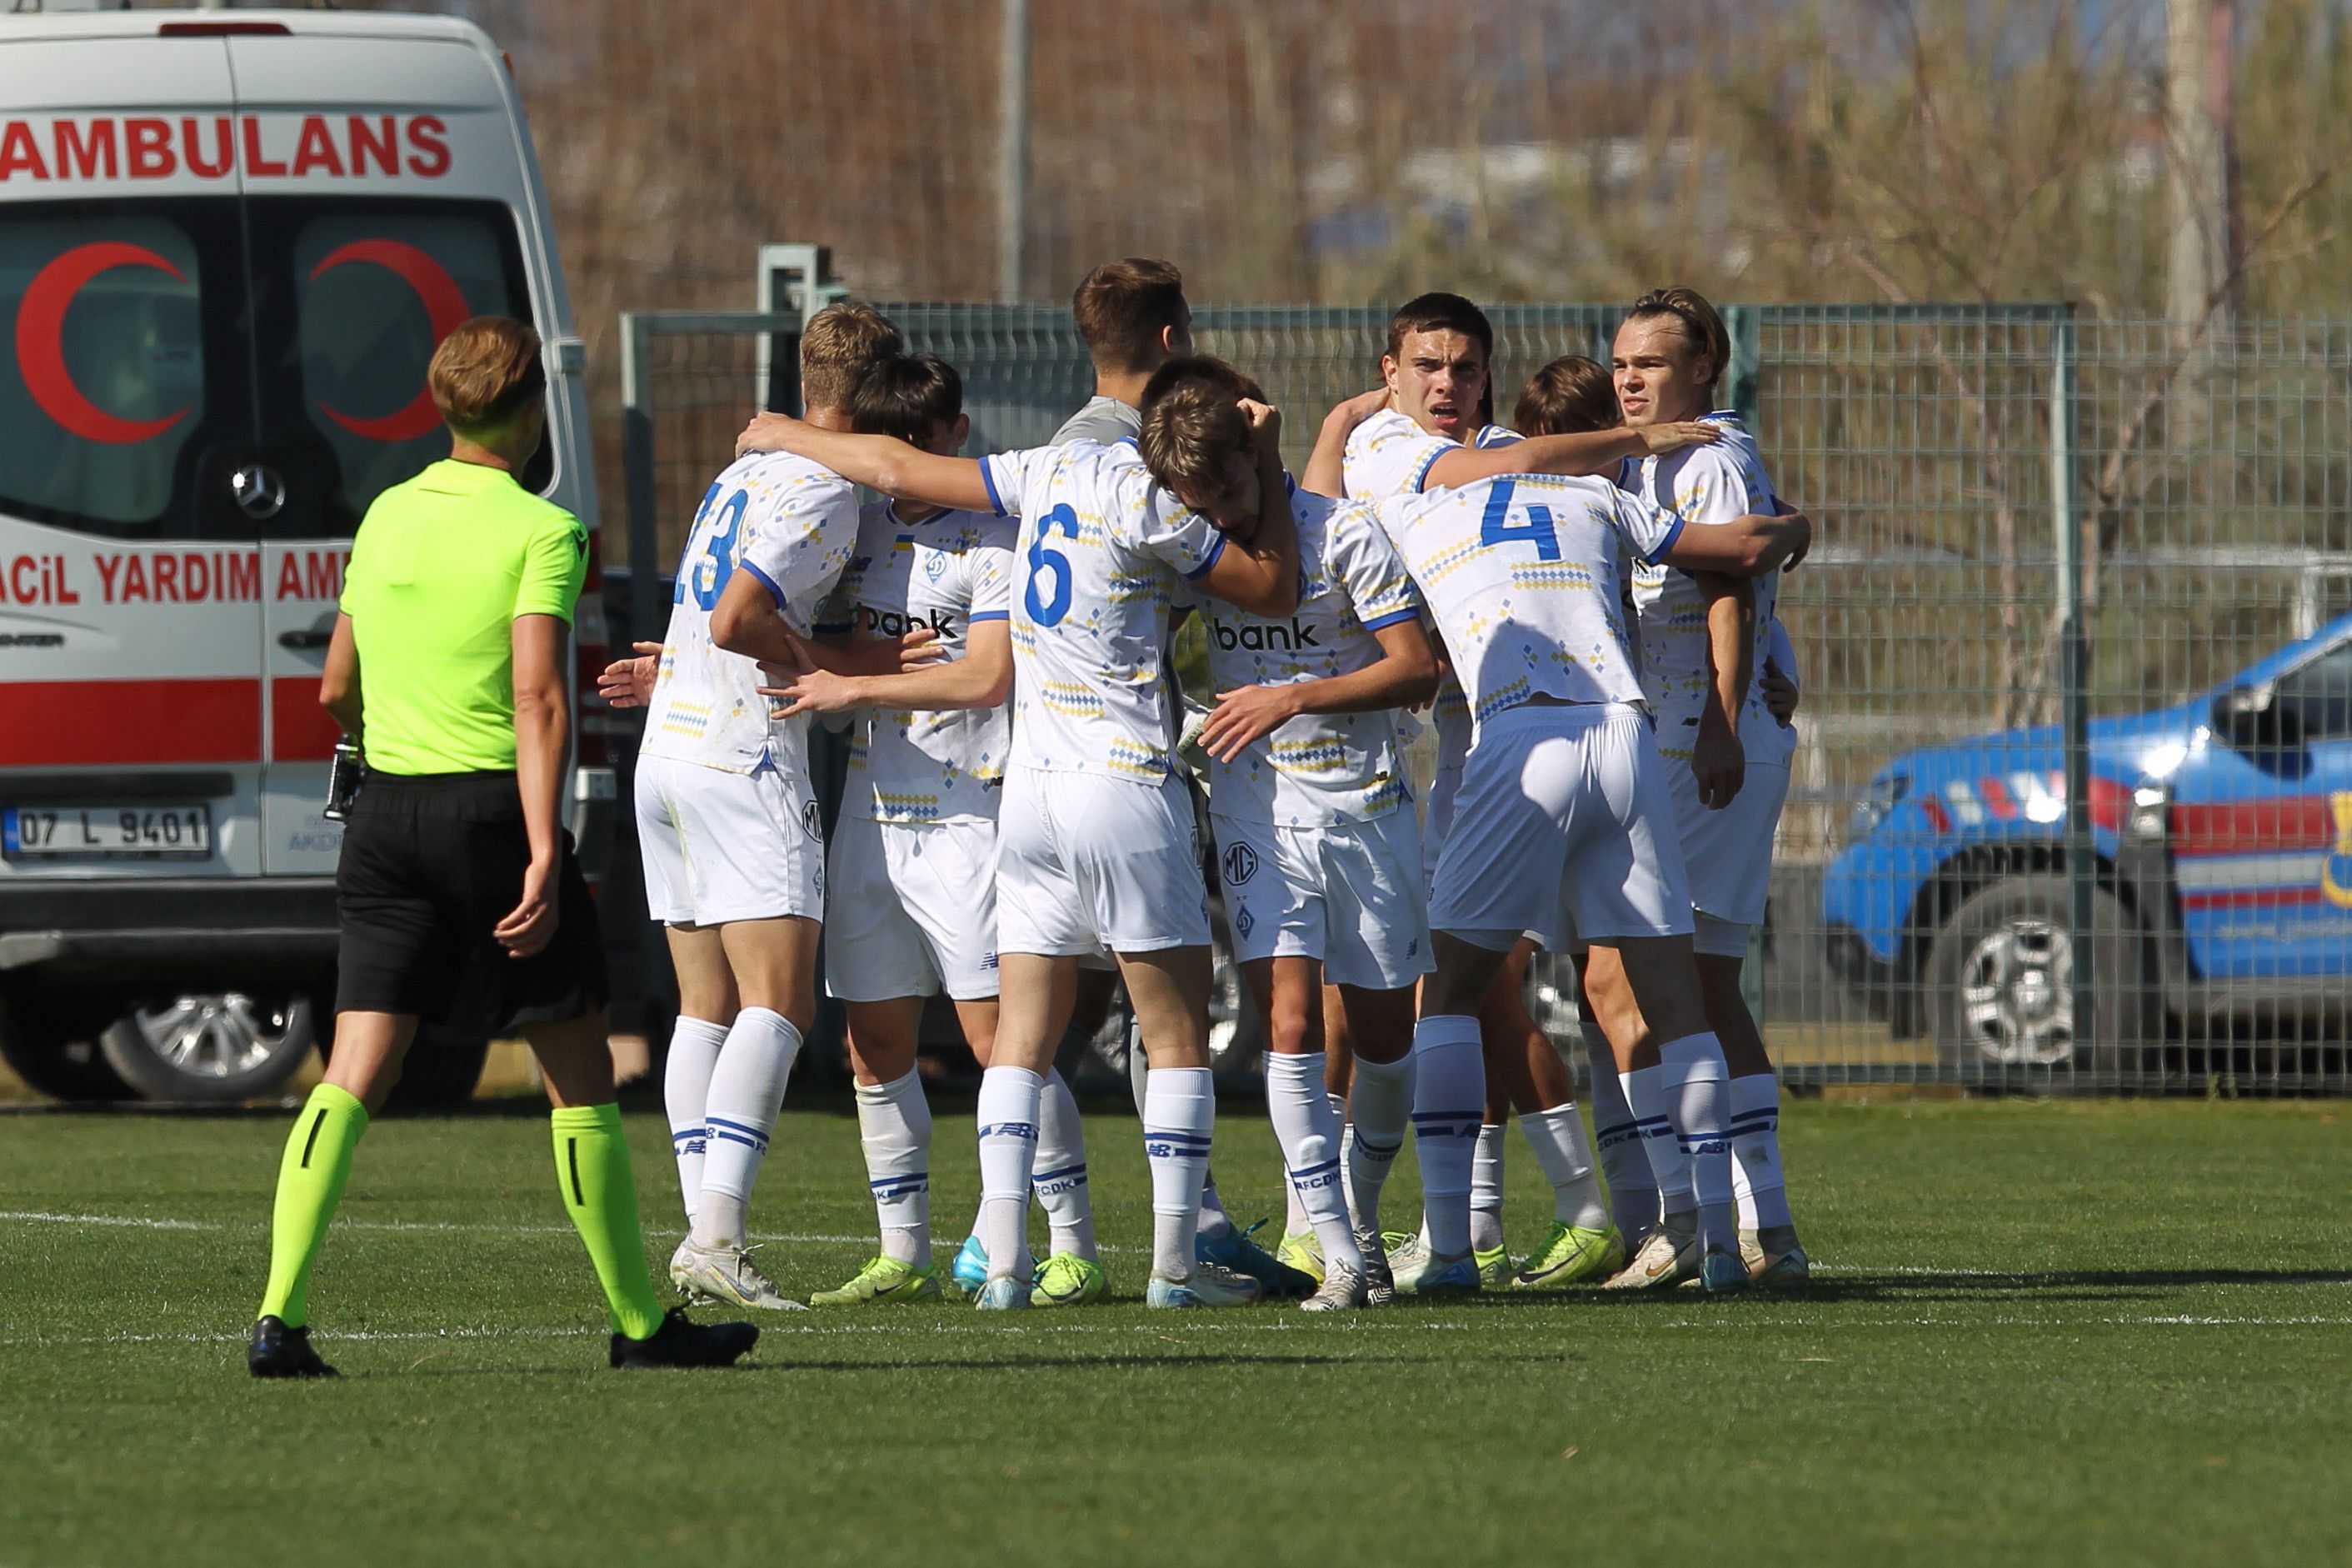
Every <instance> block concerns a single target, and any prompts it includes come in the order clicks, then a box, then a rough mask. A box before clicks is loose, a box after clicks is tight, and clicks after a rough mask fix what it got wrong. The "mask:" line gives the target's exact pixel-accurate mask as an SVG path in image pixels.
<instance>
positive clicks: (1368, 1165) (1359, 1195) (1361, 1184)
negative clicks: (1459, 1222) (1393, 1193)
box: [1340, 1051, 1420, 1231]
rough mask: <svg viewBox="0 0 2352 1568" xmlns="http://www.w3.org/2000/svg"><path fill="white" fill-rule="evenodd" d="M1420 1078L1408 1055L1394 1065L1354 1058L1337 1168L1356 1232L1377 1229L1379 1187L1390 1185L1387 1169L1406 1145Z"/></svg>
mask: <svg viewBox="0 0 2352 1568" xmlns="http://www.w3.org/2000/svg"><path fill="white" fill-rule="evenodd" d="M1419 1077H1420V1072H1419V1068H1418V1064H1417V1061H1416V1059H1415V1058H1414V1056H1413V1053H1412V1052H1411V1051H1407V1052H1405V1054H1404V1055H1402V1056H1401V1057H1399V1058H1397V1059H1396V1060H1394V1061H1392V1062H1375V1061H1367V1060H1366V1059H1365V1058H1362V1057H1358V1058H1356V1087H1355V1089H1354V1090H1353V1091H1352V1092H1351V1093H1350V1094H1349V1100H1348V1106H1349V1121H1348V1135H1347V1136H1346V1137H1345V1138H1344V1139H1342V1140H1341V1142H1342V1143H1343V1144H1344V1145H1345V1151H1346V1154H1345V1157H1346V1163H1345V1164H1343V1165H1342V1166H1341V1167H1340V1169H1342V1170H1344V1171H1345V1172H1347V1173H1348V1206H1349V1210H1350V1211H1351V1212H1352V1213H1353V1214H1354V1215H1355V1223H1356V1228H1357V1229H1358V1230H1363V1231H1377V1230H1379V1229H1380V1228H1381V1188H1382V1187H1383V1186H1386V1185H1387V1184H1388V1179H1389V1171H1390V1169H1391V1167H1392V1166H1394V1165H1395V1163H1396V1157H1397V1153H1398V1151H1400V1150H1402V1148H1403V1147H1404V1132H1405V1129H1406V1128H1407V1127H1410V1126H1411V1125H1412V1094H1413V1083H1414V1080H1415V1079H1418V1078H1419Z"/></svg>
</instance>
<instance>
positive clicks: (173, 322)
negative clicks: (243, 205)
mask: <svg viewBox="0 0 2352 1568" xmlns="http://www.w3.org/2000/svg"><path fill="white" fill-rule="evenodd" d="M205 205H217V204H202V203H177V204H171V205H168V206H157V205H148V206H146V207H145V208H144V209H143V210H139V211H135V212H134V211H131V210H129V209H127V208H125V207H123V206H120V205H118V206H114V207H112V208H109V207H105V206H100V205H95V204H82V203H65V202H54V203H38V204H30V203H28V204H24V205H8V206H5V207H0V321H5V322H8V323H10V324H11V325H12V326H13V328H14V331H13V332H12V333H11V334H10V338H9V339H8V340H7V341H6V346H5V348H0V452H5V453H6V454H7V460H6V461H5V463H0V507H5V509H6V510H9V511H10V512H12V513H15V514H16V515H19V516H23V517H27V518H31V519H34V520H37V521H43V522H49V523H55V524H58V525H61V526H64V527H68V528H76V529H80V530H83V531H89V532H93V533H101V534H108V535H111V536H113V537H117V538H126V539H152V538H158V537H168V536H172V535H174V534H176V535H179V536H182V537H186V536H188V535H190V534H191V533H193V532H194V519H193V516H192V514H191V511H190V509H189V508H188V507H187V505H186V504H185V498H184V495H183V494H182V491H183V490H184V489H185V487H186V483H187V479H186V476H187V475H188V473H189V471H190V470H191V469H192V468H193V466H194V465H193V463H192V462H191V461H189V460H187V459H189V458H193V456H194V447H201V445H202V444H203V437H204V436H205V434H206V426H207V420H208V417H209V413H210V410H211V408H212V406H213V405H214V404H215V402H216V401H222V402H226V403H228V404H229V405H231V406H232V408H233V405H234V401H235V400H234V398H233V397H231V398H226V399H222V398H218V397H217V392H218V390H219V387H218V384H217V380H216V378H215V377H212V376H209V375H208V374H207V357H208V356H207V355H206V353H205V339H206V335H207V317H208V316H211V315H213V314H214V313H215V312H216V311H226V312H229V313H231V314H234V313H235V312H236V311H237V310H239V309H240V307H241V305H242V298H241V296H242V292H243V290H242V289H240V288H239V287H238V283H237V271H238V268H237V260H236V251H235V248H234V244H235V241H234V229H233V228H228V227H226V226H224V225H223V224H220V223H217V222H211V223H208V222H205V221H203V220H204V219H205V216H207V215H205V213H204V212H203V211H202V208H203V207H204V206H205ZM210 216H226V218H228V219H229V220H230V221H231V222H233V220H234V213H233V212H229V213H226V214H215V215H210ZM214 326H215V332H214V334H213V335H214V337H215V341H219V340H220V339H222V338H224V337H226V332H224V331H220V330H218V329H221V328H225V327H226V322H215V323H214ZM242 368H243V367H242V366H241V365H238V366H233V367H230V375H229V377H228V384H229V385H230V386H232V387H233V386H234V385H235V384H236V382H238V381H240V380H241V379H242V374H241V373H242ZM231 438H233V437H231ZM192 444H194V447H192Z"/></svg>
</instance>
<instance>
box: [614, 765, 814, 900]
mask: <svg viewBox="0 0 2352 1568" xmlns="http://www.w3.org/2000/svg"><path fill="white" fill-rule="evenodd" d="M635 806H636V814H637V845H638V849H639V852H640V854H641V855H642V856H643V858H644V860H645V868H646V910H647V912H648V913H650V914H651V915H652V916H653V918H654V919H656V920H657V921H661V922H662V923H663V924H665V925H674V926H715V925H725V924H727V923H728V922H729V921H762V920H776V919H779V918H781V917H782V916H785V915H803V916H805V917H807V918H808V919H810V920H823V919H824V829H823V826H822V825H821V822H820V819H819V818H818V816H817V806H816V796H815V795H814V794H813V793H812V792H811V791H810V789H809V784H808V781H807V780H806V779H802V778H795V777H793V776H790V775H788V774H786V773H784V772H783V771H782V769H780V768H776V767H772V766H770V767H762V768H761V769H760V770H759V771H758V772H756V773H729V772H727V771H726V770H724V769H721V768H706V767H704V766H702V765H701V764H700V763H688V762H680V761H679V760H678V759H677V758H675V757H647V756H640V757H639V758H638V759H637V781H636V802H635Z"/></svg>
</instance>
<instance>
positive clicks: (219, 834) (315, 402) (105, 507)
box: [0, 10, 614, 1102]
mask: <svg viewBox="0 0 2352 1568" xmlns="http://www.w3.org/2000/svg"><path fill="white" fill-rule="evenodd" d="M488 314H498V315H509V316H516V317H520V318H523V319H526V320H528V321H531V322H533V323H534V324H535V325H536V326H537V327H538V329H539V331H540V332H541V336H542V337H543V338H544V339H545V340H546V342H547V353H548V366H547V369H548V387H549V391H548V397H549V405H550V406H549V409H548V421H547V432H548V435H547V441H546V444H545V446H544V447H542V448H541V451H540V452H539V454H538V456H537V457H536V458H534V459H533V461H532V462H531V464H530V466H529V468H528V469H527V470H526V471H525V472H524V474H523V475H522V476H521V478H522V481H523V483H524V484H525V485H526V486H527V487H528V488H530V489H531V490H533V491H535V492H537V493H540V494H542V495H545V496H547V497H548V498H550V499H551V500H554V501H555V502H556V503H557V504H559V505H561V506H563V507H565V508H567V509H569V510H572V512H574V513H575V514H577V515H578V516H580V517H581V518H582V519H583V520H584V521H587V522H588V523H589V524H590V526H591V527H592V528H593V526H594V523H595V519H596V505H595V495H594V488H593V475H592V473H591V470H590V464H589V458H588V452H589V447H588V440H589V432H588V411H587V406H586V404H585V401H584V397H583V355H582V347H581V342H580V340H579V338H578V337H577V336H576V335H574V333H573V331H572V318H571V310H570V306H569V304H568V303H567V301H566V300H565V298H564V290H563V281H562V272H561V271H560V269H559V268H558V266H557V262H556V254H555V241H554V237H553V235H552V233H551V229H550V225H549V218H548V210H547V197H546V193H545V190H544V188H543V186H542V185H541V180H540V175H539V168H538V163H537V161H536V159H535V157H534V155H533V153H532V150H531V143H530V132H529V131H528V129H527V128H526V126H525V124H524V121H523V112H522V105H521V102H520V100H519V99H518V97H517V95H516V91H515V86H514V82H513V80H512V79H511V75H510V72H509V69H508V68H507V66H506V64H505V63H504V61H503V59H502V57H501V56H500V54H499V50H498V49H497V48H496V47H494V46H493V45H492V44H491V42H490V41H489V39H488V37H485V36H484V35H483V34H482V33H481V31H480V30H479V29H478V28H476V27H474V26H471V25H470V24H467V23H466V22H462V21H458V20H454V19H450V18H445V17H437V16H396V15H386V14H382V13H360V14H337V13H334V12H321V11H245V10H236V11H209V10H207V11H171V10H160V11H159V10H139V11H129V12H121V11H110V12H82V13H65V14H50V15H47V16H38V15H36V16H0V1054H5V1058H6V1059H7V1061H8V1063H9V1064H10V1065H11V1066H12V1067H14V1068H16V1071H17V1072H18V1073H19V1074H20V1075H21V1076H22V1077H23V1078H24V1079H26V1080H27V1081H28V1082H30V1083H31V1084H32V1085H33V1086H35V1087H36V1088H37V1089H43V1090H46V1091H47V1092H50V1093H53V1094H57V1095H59V1096H63V1097H67V1098H73V1099H103V1098H111V1097H121V1096H123V1095H125V1094H126V1093H135V1094H137V1095H142V1096H145V1097H148V1098H152V1099H166V1100H194V1101H215V1102H219V1101H233V1100H245V1099H247V1098H250V1097H252V1096H254V1095H257V1094H261V1093H265V1092H267V1091H268V1090H270V1089H273V1088H275V1087H276V1086H278V1084H279V1083H281V1082H282V1081H283V1080H284V1079H286V1078H287V1077H288V1076H289V1075H290V1074H291V1073H292V1072H293V1071H294V1070H295V1069H296V1068H298V1067H299V1066H300V1064H301V1062H302V1060H303V1058H305V1056H306V1055H307V1054H308V1053H309V1052H310V1050H311V1048H312V1047H314V1046H326V1045H329V1044H330V1043H331V1042H330V1041H329V1040H328V1039H327V1036H328V1034H329V1030H330V1027H331V1010H332V998H333V994H334V993H333V973H332V968H333V960H334V952H335V911H334V880H333V879H334V871H335V859H336V854H337V850H338V848H339V846H340V843H341V830H340V828H339V827H338V826H337V825H336V824H335V823H333V822H331V821H329V820H328V819H327V818H326V817H325V816H322V815H321V811H322V806H323V805H324V802H325V796H326V783H327V770H328V762H329V759H330V756H331V752H332V751H333V748H334V745H335V742H336V727H335V725H334V723H333V722H332V721H331V720H330V719H329V718H328V717H327V715H326V714H325V712H324V711H323V710H321V709H320V706H319V677H320V668H321V666H322V664H323V662H324V658H325V654H326V647H327V640H328V634H329V631H330V630H331V627H332V626H333V624H334V617H335V608H336V601H337V598H338V595H340V593H341V584H342V571H343V563H344V562H345V561H346V560H347V559H348V558H349V555H350V551H351V539H352V531H353V530H354V529H355V528H356V527H357V525H358V523H359V520H360V518H361V516H362V514H363V513H364V512H365V511H366V510H367V507H368V503H369V502H370V501H371V500H373V499H374V498H375V496H376V495H377V494H378V493H379V492H380V491H382V490H383V489H384V488H385V487H387V486H389V485H393V484H395V483H398V482H399V481H401V480H403V479H407V478H408V477H409V476H411V475H413V474H415V472H417V471H418V470H419V469H420V468H423V467H424V466H425V464H426V463H428V462H431V461H433V460H434V459H435V458H440V457H445V456H446V455H447V437H446V435H445V434H444V432H443V430H442V427H441V425H440V421H439V420H438V419H437V418H436V416H435V413H434V408H433V403H432V400H431V398H430V397H429V396H428V395H426V393H425V363H426V361H427V359H428V358H429V357H430V355H431V353H432V351H433V348H434V345H435V344H436V342H438V341H439V340H440V338H441V337H442V336H443V335H444V334H446V332H447V331H449V330H450V329H451V328H452V327H454V326H456V325H457V323H458V322H459V321H464V320H466V319H467V317H469V316H476V315H488ZM577 630H578V637H577V639H576V640H577V645H578V647H579V650H580V663H581V666H582V668H583V669H586V668H593V666H595V665H596V664H599V663H601V662H602V660H603V658H604V647H603V643H604V630H603V615H602V610H601V601H600V599H599V598H598V597H597V587H596V577H595V575H594V574H593V572H592V574H591V578H590V589H589V592H588V594H587V595H583V602H582V605H581V606H580V612H579V616H578V623H577ZM580 689H581V690H583V691H585V692H586V693H588V694H589V695H590V700H592V701H593V690H594V686H593V679H592V680H585V681H582V682H580ZM578 700H579V698H578V697H577V696H576V695H575V702H577V701H578ZM586 729H587V732H584V733H583V727H581V726H575V729H574V733H575V735H576V736H577V737H578V742H577V751H578V752H579V753H580V755H579V763H580V765H579V766H578V768H577V769H576V771H575V776H574V777H573V779H572V781H571V784H570V789H569V794H568V796H567V799H568V800H569V802H570V807H569V809H570V811H571V814H572V827H573V830H574V832H575V834H576V835H577V836H578V837H580V839H581V841H582V845H583V854H584V855H585V856H586V857H587V858H589V860H590V863H591V865H592V867H593V864H594V853H595V847H597V846H598V845H600V844H602V843H604V842H605V841H606V839H607V838H608V837H609V831H610V817H611V812H612V809H613V805H614V801H613V795H614V787H613V786H614V779H613V774H612V773H611V771H610V770H609V769H608V768H607V767H606V766H604V763H606V761H607V759H606V758H605V757H604V755H603V754H602V752H603V748H604V745H605V744H607V741H606V738H605V736H604V734H603V733H602V732H601V729H600V727H599V726H598V724H597V722H596V721H595V719H594V717H593V716H591V721H590V724H589V725H588V726H587V727H586ZM483 1044H484V1043H483V1042H481V1041H479V1040H467V1039H463V1038H455V1037H452V1038H445V1039H442V1040H440V1041H437V1042H436V1048H435V1049H433V1050H430V1051H425V1052H420V1053H419V1055H418V1056H417V1057H416V1058H413V1061H412V1068H411V1075H410V1076H411V1082H410V1085H409V1089H410V1094H411V1097H412V1098H414V1099H419V1100H426V1101H430V1100H434V1099H436V1098H437V1099H456V1098H462V1097H463V1096H464V1095H465V1094H467V1093H469V1092H470V1091H471V1089H472V1087H473V1083H474V1079H475V1078H476V1076H478V1072H479V1069H480V1065H481V1054H482V1047H483Z"/></svg>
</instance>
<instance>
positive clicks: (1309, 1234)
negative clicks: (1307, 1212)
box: [1274, 1230, 1323, 1285]
mask: <svg viewBox="0 0 2352 1568" xmlns="http://www.w3.org/2000/svg"><path fill="white" fill-rule="evenodd" d="M1274 1260H1275V1261H1276V1263H1279V1264H1282V1265H1283V1266H1284V1267H1286V1268H1296V1269H1297V1270H1298V1271H1299V1272H1300V1273H1301V1274H1304V1275H1306V1276H1307V1278H1308V1279H1312V1280H1314V1281H1315V1283H1316V1284H1318V1285H1320V1284H1322V1283H1323V1243H1322V1240H1321V1239H1320V1238H1319V1237H1317V1236H1316V1234H1315V1233H1314V1232H1313V1231H1311V1230H1299V1231H1293V1232H1291V1233H1290V1234H1289V1235H1287V1236H1286V1237H1283V1238H1282V1245H1281V1246H1279V1247H1276V1248H1275V1249H1274Z"/></svg>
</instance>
